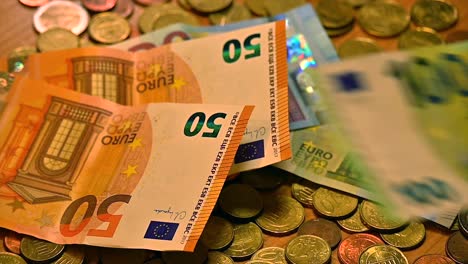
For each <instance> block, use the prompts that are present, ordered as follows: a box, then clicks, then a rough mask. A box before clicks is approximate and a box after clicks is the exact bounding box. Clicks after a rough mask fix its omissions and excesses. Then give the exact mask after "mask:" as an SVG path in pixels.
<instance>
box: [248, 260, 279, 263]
mask: <svg viewBox="0 0 468 264" xmlns="http://www.w3.org/2000/svg"><path fill="white" fill-rule="evenodd" d="M245 264H274V263H273V262H270V261H265V260H249V261H247V262H246V263H245Z"/></svg>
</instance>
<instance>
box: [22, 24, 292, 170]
mask: <svg viewBox="0 0 468 264" xmlns="http://www.w3.org/2000/svg"><path fill="white" fill-rule="evenodd" d="M286 52H287V51H286V37H285V25H284V21H278V22H274V23H267V24H262V25H258V26H255V27H250V28H246V29H240V30H237V31H232V32H227V33H224V34H217V35H213V36H210V37H207V38H201V39H195V40H192V41H190V42H180V43H173V44H170V45H164V46H160V47H157V48H153V49H149V50H146V51H141V52H136V53H133V52H128V51H122V50H117V49H110V48H82V49H73V50H63V51H56V52H47V53H43V54H36V55H32V56H30V57H29V58H28V61H27V64H26V67H25V69H26V70H25V71H24V74H27V75H28V77H29V78H32V79H39V80H45V81H46V82H48V83H51V84H53V85H57V86H60V87H63V88H68V89H73V90H76V91H79V92H83V93H87V94H91V95H94V96H100V97H103V98H106V99H109V100H111V101H114V102H117V103H120V104H124V105H140V104H146V103H150V102H177V103H214V104H220V103H221V104H241V105H242V104H250V105H255V110H254V112H253V113H252V118H251V119H250V122H249V124H248V126H247V130H246V132H245V134H244V137H243V139H242V142H241V145H240V146H239V151H238V152H237V155H236V157H235V159H234V166H233V167H232V171H231V172H232V173H236V172H239V171H245V170H250V169H254V168H259V167H263V166H267V165H270V164H273V163H276V162H279V161H281V160H285V159H288V158H290V157H291V148H290V142H289V127H288V80H287V63H286Z"/></svg>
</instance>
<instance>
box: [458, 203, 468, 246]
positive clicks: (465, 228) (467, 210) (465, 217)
mask: <svg viewBox="0 0 468 264" xmlns="http://www.w3.org/2000/svg"><path fill="white" fill-rule="evenodd" d="M458 226H459V229H460V232H461V233H462V235H464V236H465V238H466V239H468V206H464V207H463V208H462V209H461V210H460V212H459V213H458Z"/></svg>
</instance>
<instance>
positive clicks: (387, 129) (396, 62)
mask: <svg viewBox="0 0 468 264" xmlns="http://www.w3.org/2000/svg"><path fill="white" fill-rule="evenodd" d="M369 65H372V67H369ZM304 73H305V74H306V75H308V76H309V77H310V79H313V80H315V82H314V88H316V89H317V90H318V91H319V93H320V94H321V95H322V98H323V100H324V104H325V105H326V106H327V107H328V109H329V115H330V123H331V125H333V126H334V127H335V128H333V129H332V128H330V127H323V128H319V129H316V130H313V129H308V130H303V131H294V132H293V133H292V135H291V138H292V142H293V143H292V145H293V158H292V159H291V160H288V161H284V162H281V163H280V164H279V165H278V166H279V167H281V168H283V169H286V170H288V171H291V172H293V173H296V174H298V175H300V176H302V177H304V178H307V179H309V180H311V181H317V182H319V183H322V184H325V185H328V186H331V187H334V188H337V189H340V190H344V191H347V192H350V193H353V194H356V195H360V196H362V197H366V198H369V199H372V200H376V201H379V202H381V203H384V204H386V205H388V206H389V207H392V208H394V209H395V210H398V212H400V213H401V214H404V215H416V216H423V217H425V218H427V219H430V220H433V221H435V222H437V223H439V224H442V225H444V226H447V227H449V226H450V225H451V224H452V223H453V220H454V218H455V217H456V215H457V212H458V211H459V209H460V207H461V206H462V205H463V204H466V203H467V202H468V192H467V191H466V190H468V162H467V161H468V136H467V135H468V119H467V116H468V108H467V106H468V89H467V86H466V85H467V83H468V43H467V42H463V43H459V44H452V45H446V46H438V47H431V48H423V49H417V50H413V51H407V52H392V53H386V54H378V55H372V56H368V57H364V58H357V59H353V60H349V61H345V62H341V63H335V64H330V65H327V66H324V67H321V68H319V69H316V70H306V71H305V72H304ZM311 85H312V83H311ZM337 128H339V129H337Z"/></svg>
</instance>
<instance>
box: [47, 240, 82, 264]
mask: <svg viewBox="0 0 468 264" xmlns="http://www.w3.org/2000/svg"><path fill="white" fill-rule="evenodd" d="M84 259H85V252H84V249H83V247H81V246H78V245H68V246H67V248H65V252H64V253H63V254H62V255H61V256H60V257H59V258H58V259H57V260H56V261H54V262H52V263H51V264H83V263H84Z"/></svg>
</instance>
